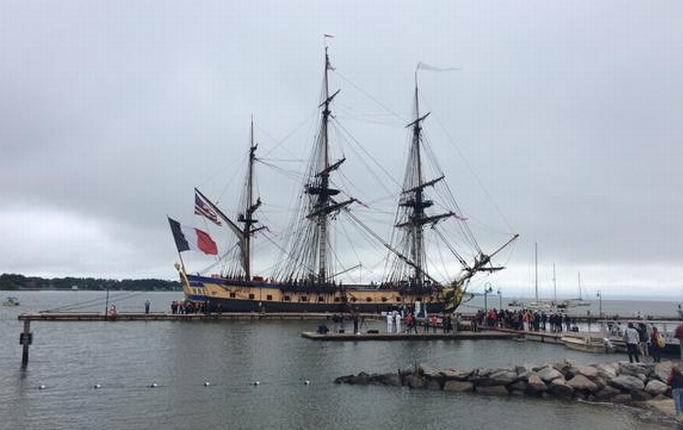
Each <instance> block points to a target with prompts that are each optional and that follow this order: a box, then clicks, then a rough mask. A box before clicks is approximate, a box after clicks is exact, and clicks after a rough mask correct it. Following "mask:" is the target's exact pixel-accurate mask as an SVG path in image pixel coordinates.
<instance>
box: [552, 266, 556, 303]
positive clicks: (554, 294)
mask: <svg viewBox="0 0 683 430" xmlns="http://www.w3.org/2000/svg"><path fill="white" fill-rule="evenodd" d="M553 300H554V301H555V303H557V278H556V277H555V262H554V261H553Z"/></svg>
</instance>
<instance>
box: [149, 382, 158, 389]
mask: <svg viewBox="0 0 683 430" xmlns="http://www.w3.org/2000/svg"><path fill="white" fill-rule="evenodd" d="M158 386H159V384H157V383H156V382H152V385H150V386H149V388H156V387H158Z"/></svg>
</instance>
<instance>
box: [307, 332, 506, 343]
mask: <svg viewBox="0 0 683 430" xmlns="http://www.w3.org/2000/svg"><path fill="white" fill-rule="evenodd" d="M518 336H519V335H517V334H514V333H506V332H500V331H480V332H472V331H461V332H457V333H359V334H354V333H326V334H321V333H317V332H313V331H305V332H303V333H301V337H303V338H306V339H311V340H324V341H345V342H348V341H354V342H355V341H368V340H374V341H393V340H481V339H512V338H515V337H518Z"/></svg>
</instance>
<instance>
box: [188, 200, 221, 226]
mask: <svg viewBox="0 0 683 430" xmlns="http://www.w3.org/2000/svg"><path fill="white" fill-rule="evenodd" d="M194 213H195V215H201V216H203V217H206V218H208V219H209V221H211V222H212V223H214V224H216V225H221V221H220V220H219V219H218V215H217V214H216V211H214V210H213V209H211V207H210V206H209V205H208V204H206V202H205V201H204V199H202V198H201V197H199V195H198V194H197V193H196V192H195V193H194Z"/></svg>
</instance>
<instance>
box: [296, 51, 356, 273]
mask: <svg viewBox="0 0 683 430" xmlns="http://www.w3.org/2000/svg"><path fill="white" fill-rule="evenodd" d="M330 70H334V69H333V68H332V65H331V64H330V57H329V54H328V47H327V46H325V73H324V77H323V92H324V96H325V100H323V102H322V103H321V104H320V106H319V107H320V108H322V112H321V126H320V142H319V145H320V148H319V149H320V150H321V151H322V154H321V157H322V160H321V161H322V163H321V165H320V166H319V167H322V169H321V170H320V171H318V172H316V173H315V179H314V183H309V184H308V185H307V186H306V190H305V191H306V193H307V194H309V195H311V196H317V197H316V200H315V204H314V206H313V208H312V210H311V211H310V212H309V213H308V215H307V218H308V219H311V220H315V223H316V229H317V241H316V242H315V245H314V246H316V247H317V249H316V251H317V254H318V270H317V277H318V282H320V283H327V281H328V278H329V277H330V276H329V274H328V261H327V257H328V254H329V246H330V245H329V233H328V216H329V215H330V214H331V213H332V212H335V211H338V210H340V209H342V208H344V207H346V206H348V205H349V204H351V203H353V202H354V201H355V199H353V198H351V199H348V200H345V201H343V202H336V201H335V200H334V199H333V198H332V197H333V196H335V195H337V194H339V190H337V189H334V188H330V173H331V172H332V171H333V170H336V169H337V168H339V166H341V164H342V163H343V162H344V161H345V159H344V158H342V159H340V160H338V161H335V162H334V163H331V164H330V153H329V133H328V127H329V121H330V116H331V114H332V111H331V110H330V104H331V103H332V100H333V99H334V98H335V96H336V95H337V94H339V91H340V90H337V91H335V92H334V93H333V94H330V87H329V72H330Z"/></svg>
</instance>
